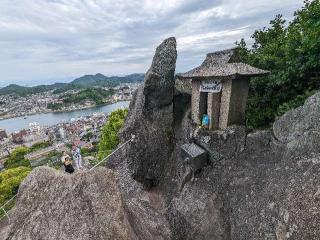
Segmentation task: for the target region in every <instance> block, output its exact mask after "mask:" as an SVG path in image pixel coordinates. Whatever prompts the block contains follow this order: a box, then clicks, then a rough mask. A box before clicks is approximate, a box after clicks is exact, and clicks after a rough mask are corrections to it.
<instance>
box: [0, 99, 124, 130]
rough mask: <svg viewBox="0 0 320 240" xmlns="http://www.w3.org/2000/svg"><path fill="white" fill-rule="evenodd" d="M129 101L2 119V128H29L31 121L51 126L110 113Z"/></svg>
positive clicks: (0, 121) (0, 122)
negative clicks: (83, 117) (101, 113)
mask: <svg viewBox="0 0 320 240" xmlns="http://www.w3.org/2000/svg"><path fill="white" fill-rule="evenodd" d="M128 106H129V102H128V101H123V102H117V103H113V104H110V105H104V106H97V107H93V108H88V109H82V110H76V111H72V112H56V113H40V114H35V115H30V116H26V117H16V118H10V119H4V120H0V128H2V129H5V130H6V131H7V133H8V134H10V133H13V132H15V131H19V130H21V129H25V128H29V124H30V123H34V122H37V123H39V124H40V125H41V126H51V125H55V124H57V123H61V122H67V121H70V120H71V119H72V118H78V117H82V116H88V115H92V114H93V113H99V112H103V113H110V112H112V111H114V110H116V109H119V108H127V107H128Z"/></svg>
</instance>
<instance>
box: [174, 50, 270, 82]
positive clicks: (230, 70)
mask: <svg viewBox="0 0 320 240" xmlns="http://www.w3.org/2000/svg"><path fill="white" fill-rule="evenodd" d="M269 73H270V72H269V71H265V70H262V69H259V68H255V67H252V66H250V65H248V64H246V63H243V62H241V59H240V56H239V55H238V54H237V51H236V50H235V49H227V50H223V51H218V52H213V53H208V54H207V57H206V59H205V60H204V62H203V63H202V64H201V65H200V66H199V67H196V68H194V69H192V70H190V71H188V72H186V73H183V74H181V75H179V77H181V78H192V79H197V78H198V79H199V78H208V77H230V76H237V75H240V76H249V77H254V76H261V75H265V74H269Z"/></svg>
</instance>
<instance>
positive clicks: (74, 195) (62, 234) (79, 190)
mask: <svg viewBox="0 0 320 240" xmlns="http://www.w3.org/2000/svg"><path fill="white" fill-rule="evenodd" d="M5 239H8V240H9V239H10V240H15V239H16V240H24V239H25V240H31V239H32V240H36V239H48V240H50V239H52V240H57V239H61V240H62V239H66V240H73V239H74V240H84V239H86V240H91V239H96V240H98V239H101V240H105V239H110V240H111V239H112V240H114V239H118V240H129V239H138V238H136V237H135V234H134V233H133V231H132V229H131V227H130V224H129V222H128V220H127V214H126V212H125V209H124V205H123V201H122V197H121V195H120V192H119V190H118V186H117V184H116V180H115V177H114V174H113V172H112V171H111V170H107V169H105V168H97V169H95V170H94V171H91V172H80V173H76V174H74V175H67V174H64V173H60V172H58V171H56V170H54V169H52V168H48V167H39V168H37V169H35V170H33V171H32V173H31V174H30V175H29V176H28V177H27V178H26V179H25V181H24V182H23V184H22V185H21V187H20V190H19V195H18V201H17V203H16V207H15V210H14V212H13V215H12V223H11V226H10V230H9V232H8V234H7V237H6V238H5Z"/></svg>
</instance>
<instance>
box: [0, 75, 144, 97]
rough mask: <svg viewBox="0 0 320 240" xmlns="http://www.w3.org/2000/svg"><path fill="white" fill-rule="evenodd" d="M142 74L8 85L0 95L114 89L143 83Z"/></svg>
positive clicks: (95, 76) (92, 76) (96, 76)
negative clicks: (87, 88) (28, 84)
mask: <svg viewBox="0 0 320 240" xmlns="http://www.w3.org/2000/svg"><path fill="white" fill-rule="evenodd" d="M143 79H144V74H143V73H133V74H129V75H125V76H110V77H108V76H105V75H103V74H101V73H97V74H95V75H91V74H87V75H83V76H81V77H79V78H76V79H74V80H72V81H71V82H69V83H54V84H48V85H37V86H34V87H24V86H20V85H18V84H9V85H7V86H6V87H3V88H0V95H10V94H15V95H19V96H27V95H31V94H35V93H41V92H46V91H50V90H56V92H55V93H61V92H65V91H67V90H71V89H80V88H86V87H89V86H90V87H92V86H95V87H115V86H117V85H119V84H121V83H133V82H140V81H143Z"/></svg>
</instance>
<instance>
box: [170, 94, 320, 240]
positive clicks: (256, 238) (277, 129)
mask: <svg viewBox="0 0 320 240" xmlns="http://www.w3.org/2000/svg"><path fill="white" fill-rule="evenodd" d="M319 112H320V93H317V94H315V95H314V96H312V97H310V98H309V99H308V100H307V101H306V103H305V104H304V105H303V106H302V107H299V108H297V109H295V110H292V111H289V112H288V113H286V114H285V115H284V116H282V117H281V118H279V119H278V120H277V121H276V122H275V123H274V126H273V128H272V129H270V130H265V131H256V132H252V133H249V134H247V133H246V131H245V128H244V127H240V126H233V127H230V128H228V129H226V130H225V131H214V132H210V131H206V130H203V129H196V130H192V131H191V132H190V134H191V135H193V139H191V140H193V141H195V142H196V143H198V144H199V145H201V146H202V147H204V148H205V149H207V150H208V152H209V155H210V159H209V160H210V161H209V162H210V164H209V165H208V166H207V167H205V168H204V169H203V170H202V172H200V173H199V174H198V175H197V176H196V181H195V182H194V183H190V182H189V183H187V184H186V186H185V187H184V189H183V191H182V192H181V193H180V194H176V195H175V196H173V198H172V201H171V202H170V208H169V209H170V210H169V212H168V215H169V219H170V222H171V226H172V229H173V230H172V231H173V233H174V237H173V239H233V240H242V239H246V240H260V239H261V240H263V239H274V240H284V239H293V240H301V239H312V240H316V239H319V238H320V228H319V224H320V201H319V199H320V187H319V186H320V178H319V174H320V167H319V166H320V146H319V143H320V134H319V133H320V132H319V130H320V122H319V119H320V118H319V117H320V115H319ZM183 128H185V127H183ZM187 135H188V134H186V136H187ZM175 161H176V162H177V163H178V162H180V161H182V159H179V155H176V159H175ZM177 163H176V164H177ZM173 165H174V164H173ZM172 168H176V166H172ZM176 178H177V179H178V178H179V176H178V177H176ZM172 184H173V182H172ZM166 185H167V186H170V184H168V183H166ZM208 226H211V227H210V228H208Z"/></svg>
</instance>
